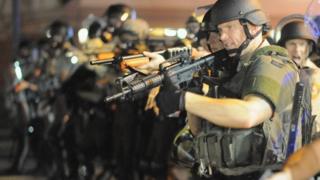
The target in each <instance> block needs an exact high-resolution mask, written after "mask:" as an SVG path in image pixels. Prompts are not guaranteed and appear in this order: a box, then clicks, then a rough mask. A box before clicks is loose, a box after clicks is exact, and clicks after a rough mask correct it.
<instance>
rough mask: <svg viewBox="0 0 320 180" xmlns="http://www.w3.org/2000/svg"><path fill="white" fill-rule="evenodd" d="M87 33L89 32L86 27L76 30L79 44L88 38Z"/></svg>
mask: <svg viewBox="0 0 320 180" xmlns="http://www.w3.org/2000/svg"><path fill="white" fill-rule="evenodd" d="M88 34H89V32H88V29H86V28H81V29H80V30H79V31H78V39H79V42H80V43H81V44H82V43H85V42H86V41H87V40H88Z"/></svg>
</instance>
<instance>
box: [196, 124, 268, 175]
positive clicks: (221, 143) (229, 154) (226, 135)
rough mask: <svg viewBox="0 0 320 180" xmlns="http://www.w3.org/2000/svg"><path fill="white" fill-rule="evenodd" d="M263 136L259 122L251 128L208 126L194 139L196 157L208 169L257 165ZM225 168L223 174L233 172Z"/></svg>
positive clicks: (264, 147) (259, 163)
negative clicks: (226, 171)
mask: <svg viewBox="0 0 320 180" xmlns="http://www.w3.org/2000/svg"><path fill="white" fill-rule="evenodd" d="M266 142H267V139H266V138H265V135H264V133H263V130H262V126H258V127H254V128H251V129H224V128H219V127H212V128H211V129H210V130H209V131H207V132H203V133H201V134H199V136H197V137H196V139H195V152H196V159H197V161H199V162H198V163H199V165H200V166H202V167H207V168H209V169H217V170H218V171H219V170H222V169H225V168H227V169H232V168H237V169H239V167H247V166H251V167H252V166H260V165H261V164H262V162H263V156H264V152H265V149H266ZM235 174H238V173H233V172H232V171H228V173H227V175H235Z"/></svg>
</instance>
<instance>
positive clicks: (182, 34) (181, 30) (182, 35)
mask: <svg viewBox="0 0 320 180" xmlns="http://www.w3.org/2000/svg"><path fill="white" fill-rule="evenodd" d="M177 36H178V38H179V39H184V38H186V37H187V30H186V29H185V28H179V29H178V30H177Z"/></svg>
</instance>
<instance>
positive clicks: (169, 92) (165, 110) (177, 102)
mask: <svg viewBox="0 0 320 180" xmlns="http://www.w3.org/2000/svg"><path fill="white" fill-rule="evenodd" d="M156 102H157V105H158V107H159V109H160V114H161V115H164V116H166V117H167V116H169V115H170V114H173V113H175V112H177V111H184V110H185V91H183V90H182V89H180V88H179V86H178V85H175V84H174V83H173V82H172V80H171V79H170V77H168V76H166V75H165V78H164V83H163V86H162V87H161V88H160V92H159V94H158V95H157V97H156Z"/></svg>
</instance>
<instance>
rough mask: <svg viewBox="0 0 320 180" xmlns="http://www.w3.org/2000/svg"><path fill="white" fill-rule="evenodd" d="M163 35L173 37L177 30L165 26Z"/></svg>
mask: <svg viewBox="0 0 320 180" xmlns="http://www.w3.org/2000/svg"><path fill="white" fill-rule="evenodd" d="M164 35H166V36H169V37H173V36H176V35H177V31H176V30H175V29H170V28H165V29H164Z"/></svg>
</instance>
